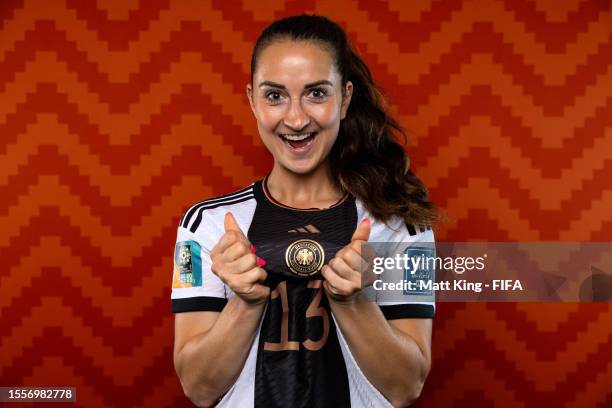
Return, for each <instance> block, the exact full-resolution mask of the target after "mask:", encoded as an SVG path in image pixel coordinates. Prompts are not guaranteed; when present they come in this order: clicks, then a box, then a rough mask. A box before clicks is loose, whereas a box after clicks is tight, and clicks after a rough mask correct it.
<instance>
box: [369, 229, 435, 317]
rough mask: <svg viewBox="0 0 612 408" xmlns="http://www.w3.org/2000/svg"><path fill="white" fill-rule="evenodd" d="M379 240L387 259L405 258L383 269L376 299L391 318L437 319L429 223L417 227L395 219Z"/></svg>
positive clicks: (431, 238) (433, 249) (432, 247)
mask: <svg viewBox="0 0 612 408" xmlns="http://www.w3.org/2000/svg"><path fill="white" fill-rule="evenodd" d="M382 228H385V229H386V231H384V232H382V233H379V234H378V236H379V237H381V238H382V237H384V242H378V243H377V245H379V247H380V248H382V252H383V253H382V254H380V253H379V255H382V256H383V257H384V258H385V259H389V258H393V259H394V260H397V259H398V258H399V259H400V260H401V262H400V265H397V262H396V263H395V266H394V267H391V268H381V269H383V270H384V272H383V273H381V274H380V275H378V276H377V278H378V279H379V282H378V284H377V286H375V289H376V292H375V293H376V302H377V303H378V305H379V306H380V309H381V311H382V312H383V314H384V316H385V318H387V320H393V319H405V318H433V317H434V314H435V291H434V290H433V285H432V284H433V282H434V281H435V262H432V260H433V259H435V256H436V255H435V253H436V252H435V242H434V234H433V230H432V229H431V227H429V226H414V225H410V224H405V223H404V222H403V221H400V220H398V219H395V220H394V222H392V224H391V225H390V226H388V225H385V226H384V227H382Z"/></svg>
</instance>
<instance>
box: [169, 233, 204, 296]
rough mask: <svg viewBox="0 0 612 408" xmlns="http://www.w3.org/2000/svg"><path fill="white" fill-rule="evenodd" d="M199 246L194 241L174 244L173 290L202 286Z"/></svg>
mask: <svg viewBox="0 0 612 408" xmlns="http://www.w3.org/2000/svg"><path fill="white" fill-rule="evenodd" d="M200 251H201V248H200V245H199V244H198V243H197V242H195V241H183V242H178V243H177V244H176V249H175V251H174V279H173V282H172V285H173V286H174V287H175V288H191V287H194V286H202V260H201V254H200Z"/></svg>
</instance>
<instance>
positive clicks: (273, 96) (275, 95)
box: [266, 91, 281, 104]
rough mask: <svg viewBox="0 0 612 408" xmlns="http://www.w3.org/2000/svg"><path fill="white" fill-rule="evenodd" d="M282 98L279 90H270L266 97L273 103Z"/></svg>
mask: <svg viewBox="0 0 612 408" xmlns="http://www.w3.org/2000/svg"><path fill="white" fill-rule="evenodd" d="M280 98H281V94H280V92H278V91H270V92H268V93H266V99H267V100H268V102H270V103H272V104H275V103H278V102H279V101H280Z"/></svg>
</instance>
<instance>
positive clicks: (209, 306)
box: [172, 296, 227, 313]
mask: <svg viewBox="0 0 612 408" xmlns="http://www.w3.org/2000/svg"><path fill="white" fill-rule="evenodd" d="M226 303H227V299H225V298H218V297H212V296H197V297H188V298H182V299H172V313H183V312H220V311H222V310H223V308H224V307H225V304H226Z"/></svg>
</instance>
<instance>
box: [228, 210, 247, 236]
mask: <svg viewBox="0 0 612 408" xmlns="http://www.w3.org/2000/svg"><path fill="white" fill-rule="evenodd" d="M223 226H224V227H225V232H228V231H236V232H239V233H240V234H242V236H244V233H243V232H242V230H241V229H240V226H239V225H238V223H237V222H236V219H235V218H234V216H233V215H232V213H231V212H227V213H226V214H225V219H224V220H223Z"/></svg>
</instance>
